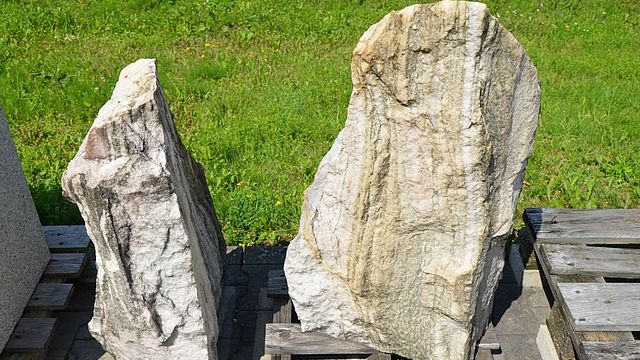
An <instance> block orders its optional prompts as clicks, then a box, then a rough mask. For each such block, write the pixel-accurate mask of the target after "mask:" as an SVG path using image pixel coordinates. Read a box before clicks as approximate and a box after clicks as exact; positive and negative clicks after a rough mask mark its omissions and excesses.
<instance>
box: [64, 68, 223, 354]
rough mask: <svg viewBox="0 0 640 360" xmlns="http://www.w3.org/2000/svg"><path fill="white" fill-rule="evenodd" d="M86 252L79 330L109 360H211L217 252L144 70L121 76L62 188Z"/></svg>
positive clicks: (204, 192)
mask: <svg viewBox="0 0 640 360" xmlns="http://www.w3.org/2000/svg"><path fill="white" fill-rule="evenodd" d="M62 184H63V191H64V195H65V196H66V197H68V198H69V199H70V200H71V201H73V202H75V203H76V204H78V207H79V208H80V211H81V213H82V216H83V217H84V219H85V223H86V226H87V231H88V233H89V236H90V237H91V239H92V241H93V243H94V244H95V248H96V263H97V267H98V273H97V287H96V291H97V294H96V302H95V308H94V313H93V319H92V320H91V322H90V323H89V329H90V331H91V333H92V335H94V336H95V337H96V339H97V340H98V341H99V342H100V343H101V344H102V345H103V346H104V348H105V350H107V351H108V352H110V353H111V354H113V355H115V356H116V358H118V359H142V358H154V359H216V358H217V355H216V341H217V337H218V326H217V316H216V309H217V307H218V303H219V299H220V295H221V285H220V282H221V278H222V265H223V256H224V254H225V244H224V241H223V238H222V233H221V231H220V227H219V224H218V221H217V218H216V214H215V210H214V207H213V203H212V201H211V197H210V194H209V190H208V188H207V185H206V180H205V177H204V172H203V170H202V167H201V166H200V165H199V164H198V163H196V162H195V161H194V160H193V159H192V158H191V156H190V155H189V153H188V152H187V150H186V149H185V148H184V147H183V145H182V143H181V141H180V139H179V137H178V134H177V132H176V129H175V127H174V124H173V121H172V116H171V112H170V111H169V107H168V105H167V101H166V100H165V98H164V95H163V92H162V89H161V87H160V84H159V81H158V78H157V74H156V65H155V61H154V60H150V59H141V60H139V61H137V62H135V63H133V64H131V65H129V66H127V67H126V68H125V69H124V70H123V71H122V73H121V74H120V78H119V80H118V83H117V85H116V87H115V89H114V91H113V95H112V97H111V100H109V101H108V102H107V103H106V104H105V105H104V106H103V107H102V109H100V112H99V114H98V117H97V118H96V120H95V121H94V123H93V125H92V127H91V129H90V130H89V132H88V134H87V136H86V138H85V139H84V142H83V144H82V146H81V147H80V150H79V152H78V153H77V154H76V156H75V157H74V159H73V160H72V161H71V163H70V164H69V167H68V168H67V171H66V172H65V174H64V176H63V179H62Z"/></svg>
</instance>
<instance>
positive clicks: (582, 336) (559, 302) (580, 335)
mask: <svg viewBox="0 0 640 360" xmlns="http://www.w3.org/2000/svg"><path fill="white" fill-rule="evenodd" d="M527 237H528V238H530V239H534V238H533V235H532V233H531V229H530V228H529V225H527ZM533 247H534V250H535V253H536V257H537V258H538V261H539V264H540V268H541V269H542V273H543V274H544V276H545V278H546V279H547V283H548V284H549V288H550V289H551V293H552V294H553V297H554V299H555V304H554V306H553V307H552V311H553V308H556V307H557V309H558V311H559V314H560V316H561V318H562V319H561V322H562V323H564V324H569V322H570V321H571V320H570V319H569V315H568V313H569V310H568V308H567V305H566V303H565V302H564V300H563V299H562V294H561V293H560V290H559V288H558V283H559V282H563V283H572V282H597V283H604V279H603V278H602V277H597V276H591V275H550V274H549V269H550V265H549V262H548V259H547V256H546V254H545V253H544V251H543V248H542V246H541V245H540V243H539V242H536V241H534V242H533ZM552 315H553V314H552ZM565 328H566V334H568V335H569V337H570V339H571V343H572V344H573V347H574V349H575V351H576V354H577V356H578V358H579V359H582V360H584V359H586V358H587V355H586V353H585V351H584V348H583V346H582V342H583V341H592V340H594V338H607V339H608V340H609V341H626V340H633V335H632V334H631V333H630V332H575V331H573V329H572V328H571V326H568V325H567V326H566V327H565ZM549 329H550V330H551V329H552V327H551V326H550V328H549ZM567 356H569V354H567ZM567 358H568V357H567Z"/></svg>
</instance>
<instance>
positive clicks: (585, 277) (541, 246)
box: [524, 209, 637, 360]
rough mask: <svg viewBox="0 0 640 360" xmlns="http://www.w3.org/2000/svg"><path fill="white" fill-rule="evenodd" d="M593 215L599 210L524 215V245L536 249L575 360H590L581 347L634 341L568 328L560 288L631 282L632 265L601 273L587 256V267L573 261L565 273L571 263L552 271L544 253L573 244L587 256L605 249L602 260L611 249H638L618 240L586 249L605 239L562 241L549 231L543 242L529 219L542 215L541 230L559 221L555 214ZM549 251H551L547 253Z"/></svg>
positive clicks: (557, 265) (619, 333) (625, 333)
mask: <svg viewBox="0 0 640 360" xmlns="http://www.w3.org/2000/svg"><path fill="white" fill-rule="evenodd" d="M592 211H595V212H601V211H600V210H581V211H574V210H566V209H560V210H559V209H527V210H526V211H525V216H524V218H525V223H526V225H527V228H526V230H525V231H524V232H525V235H526V236H525V237H524V238H525V239H526V241H530V242H531V243H532V245H533V248H534V249H535V253H536V255H537V257H538V260H539V263H540V265H541V269H542V272H543V274H544V276H545V278H546V280H547V282H548V284H549V287H550V289H551V292H552V294H553V297H554V298H555V301H556V302H557V304H555V305H554V309H556V310H557V311H559V314H560V317H561V318H563V322H564V323H565V324H567V325H566V329H567V334H568V335H569V336H570V338H571V342H572V343H573V345H574V348H575V351H576V354H577V356H578V358H579V359H582V360H584V359H591V358H593V357H590V356H589V355H588V354H587V351H586V349H585V347H584V346H583V344H584V343H587V342H606V343H610V344H613V343H618V342H628V341H633V340H634V337H633V334H632V333H631V332H630V331H574V329H573V327H572V326H569V325H568V324H569V323H572V322H573V321H572V318H571V316H570V310H569V308H568V306H567V303H566V302H565V301H564V298H563V295H562V293H561V292H560V289H559V284H565V283H566V284H571V283H585V282H587V283H594V284H605V280H604V278H603V276H607V277H624V278H628V279H629V278H630V279H634V278H636V276H634V275H633V274H631V273H632V272H633V270H632V269H631V268H632V267H633V266H634V265H633V264H628V263H625V262H624V261H620V260H618V261H617V263H616V264H612V266H610V267H608V268H607V269H605V271H601V270H603V269H602V268H603V267H605V266H604V265H601V264H597V262H598V261H597V259H595V258H591V257H588V256H587V257H586V259H583V260H587V263H578V261H575V262H574V266H573V267H572V268H573V270H570V269H567V267H571V265H569V264H568V263H569V262H571V260H568V259H562V258H559V259H554V266H553V267H552V265H551V261H550V257H549V256H547V253H553V252H554V251H553V250H554V246H556V244H557V246H561V247H565V246H574V245H575V244H580V245H578V246H581V247H582V248H587V249H586V250H585V251H586V252H587V254H589V253H590V252H591V251H595V252H598V251H599V250H603V249H604V250H603V252H604V253H605V254H604V255H603V256H604V257H605V258H606V257H607V255H610V254H611V253H610V252H608V251H609V249H612V250H613V251H614V252H615V251H620V252H622V253H627V251H628V250H631V252H630V253H634V252H635V250H636V249H631V248H630V247H637V245H633V244H635V243H634V241H635V240H633V239H632V240H631V241H630V242H629V241H627V239H625V238H621V239H620V240H614V239H610V241H605V242H606V243H607V244H608V245H606V246H607V247H591V246H587V245H586V244H602V243H603V242H601V239H603V238H604V237H591V238H589V237H588V236H587V237H586V238H587V241H585V239H571V238H569V239H568V240H567V238H564V239H560V238H552V235H553V236H555V235H554V234H553V232H551V231H550V232H548V233H545V234H547V235H548V236H547V237H546V238H545V237H544V236H543V238H542V239H540V238H538V237H537V235H539V234H540V233H536V230H535V229H534V228H533V226H532V222H531V221H530V220H531V219H530V216H529V215H530V214H532V213H533V214H535V213H536V212H537V213H545V216H547V218H545V219H544V221H545V223H541V224H540V226H542V227H544V226H549V225H550V223H553V222H555V221H557V219H558V218H557V217H555V218H554V216H555V214H558V212H569V213H571V214H572V216H578V215H575V214H576V213H583V215H587V218H589V217H590V216H589V215H591V214H589V213H590V212H592ZM611 211H612V212H615V211H617V210H608V211H607V213H609V212H611ZM549 215H551V216H549ZM609 215H611V214H609ZM591 217H593V216H591ZM596 217H597V216H596ZM572 221H574V222H575V223H576V224H579V223H580V221H577V220H575V219H573V220H572ZM538 229H539V228H538ZM557 234H560V235H566V234H565V233H563V232H562V231H558V233H557ZM627 235H630V234H627ZM594 239H596V240H597V239H600V240H597V241H596V240H594ZM592 240H593V241H592ZM630 244H631V245H630ZM616 246H619V247H621V248H624V249H616V248H613V247H616ZM549 249H550V250H551V251H547V250H549ZM569 251H570V250H569ZM583 255H584V254H583ZM556 260H561V261H560V263H559V262H558V261H556ZM609 260H612V259H610V258H609ZM562 261H565V262H567V263H565V264H561V262H562ZM563 267H564V268H563ZM552 268H553V269H554V271H553V272H552V271H551V269H552ZM621 268H622V269H621ZM582 270H585V271H582ZM600 271H601V272H600ZM625 274H629V275H628V276H627V275H625ZM620 275H622V276H620ZM625 285H626V284H625ZM557 305H559V306H557ZM551 328H552V327H551V326H550V329H551ZM556 330H557V331H556V332H558V331H560V330H561V329H556ZM560 332H561V331H560ZM556 340H557V339H554V341H556ZM566 355H567V356H568V357H567V358H571V354H569V353H568V354H566ZM620 355H621V356H623V355H624V354H620ZM620 359H626V357H620Z"/></svg>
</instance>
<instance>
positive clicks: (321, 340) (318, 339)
mask: <svg viewBox="0 0 640 360" xmlns="http://www.w3.org/2000/svg"><path fill="white" fill-rule="evenodd" d="M328 350H329V351H330V352H331V354H332V355H369V354H373V353H375V350H373V349H372V348H370V347H368V346H365V345H362V344H358V343H356V342H352V341H347V340H341V339H336V338H334V337H331V336H329V335H325V334H322V333H319V332H302V329H301V328H300V324H267V326H266V334H265V353H266V354H275V355H278V354H280V355H320V354H326V353H327V351H328Z"/></svg>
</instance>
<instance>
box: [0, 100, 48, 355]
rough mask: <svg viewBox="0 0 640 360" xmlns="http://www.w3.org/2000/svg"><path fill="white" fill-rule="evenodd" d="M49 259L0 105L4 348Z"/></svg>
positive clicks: (0, 321)
mask: <svg viewBox="0 0 640 360" xmlns="http://www.w3.org/2000/svg"><path fill="white" fill-rule="evenodd" d="M48 262H49V249H48V248H47V242H46V241H45V240H44V236H43V235H42V227H41V225H40V220H39V219H38V213H37V212H36V207H35V205H34V204H33V199H32V198H31V193H30V192H29V186H28V185H27V180H26V179H25V177H24V173H23V172H22V166H21V165H20V159H19V158H18V153H17V152H16V147H15V145H14V144H13V140H12V139H11V133H10V132H9V126H8V125H7V120H6V119H5V117H4V113H3V112H2V109H0V352H2V349H3V348H4V346H5V345H6V343H7V341H8V340H9V336H11V333H12V332H13V328H14V326H15V325H16V323H17V322H18V319H20V316H21V315H22V311H23V310H24V308H25V306H26V305H27V303H28V302H29V298H30V297H31V294H32V293H33V290H34V289H35V287H36V285H37V284H38V281H39V280H40V275H42V272H43V271H44V268H45V267H46V266H47V263H48Z"/></svg>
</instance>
